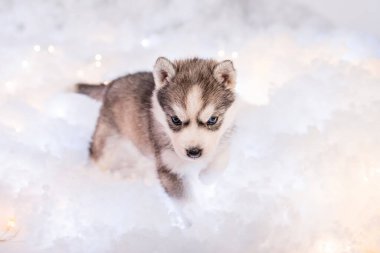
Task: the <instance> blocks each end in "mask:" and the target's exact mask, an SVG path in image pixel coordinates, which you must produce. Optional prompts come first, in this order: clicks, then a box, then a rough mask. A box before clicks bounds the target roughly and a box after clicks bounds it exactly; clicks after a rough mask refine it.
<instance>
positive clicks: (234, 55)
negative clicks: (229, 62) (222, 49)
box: [231, 51, 239, 59]
mask: <svg viewBox="0 0 380 253" xmlns="http://www.w3.org/2000/svg"><path fill="white" fill-rule="evenodd" d="M231 56H232V58H234V59H236V58H237V57H238V56H239V54H238V52H236V51H234V52H232V54H231Z"/></svg>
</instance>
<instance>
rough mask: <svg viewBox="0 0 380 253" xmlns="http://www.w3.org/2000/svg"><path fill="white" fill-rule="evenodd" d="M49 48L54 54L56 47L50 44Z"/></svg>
mask: <svg viewBox="0 0 380 253" xmlns="http://www.w3.org/2000/svg"><path fill="white" fill-rule="evenodd" d="M47 50H48V52H49V53H50V54H52V53H54V51H55V47H54V46H53V45H49V46H48V49H47Z"/></svg>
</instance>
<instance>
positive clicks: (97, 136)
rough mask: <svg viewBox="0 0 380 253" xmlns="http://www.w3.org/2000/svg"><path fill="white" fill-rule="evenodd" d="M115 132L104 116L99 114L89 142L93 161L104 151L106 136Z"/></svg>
mask: <svg viewBox="0 0 380 253" xmlns="http://www.w3.org/2000/svg"><path fill="white" fill-rule="evenodd" d="M114 134H115V129H114V127H112V126H111V125H110V124H109V123H108V122H107V121H106V120H105V118H104V117H103V116H102V115H100V116H99V118H98V122H97V124H96V129H95V132H94V134H93V136H92V141H91V144H90V149H89V151H90V156H91V158H92V159H93V161H95V162H97V161H98V160H99V158H100V157H101V156H102V155H103V153H104V148H105V145H106V141H107V138H109V137H110V136H112V135H114Z"/></svg>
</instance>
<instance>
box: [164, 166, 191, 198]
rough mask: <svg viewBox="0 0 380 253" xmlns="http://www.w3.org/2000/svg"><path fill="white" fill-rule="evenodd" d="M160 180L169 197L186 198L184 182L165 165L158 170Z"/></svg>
mask: <svg viewBox="0 0 380 253" xmlns="http://www.w3.org/2000/svg"><path fill="white" fill-rule="evenodd" d="M158 178H159V179H160V181H161V184H162V186H163V187H164V189H165V191H166V193H167V194H168V195H169V196H171V197H174V198H177V199H181V198H183V197H184V195H185V191H184V185H183V180H182V178H181V177H180V176H179V175H178V174H176V173H174V172H172V171H170V170H169V169H168V168H167V167H166V166H165V165H161V166H159V168H158Z"/></svg>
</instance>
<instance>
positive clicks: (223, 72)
mask: <svg viewBox="0 0 380 253" xmlns="http://www.w3.org/2000/svg"><path fill="white" fill-rule="evenodd" d="M213 75H214V77H215V79H216V80H217V81H218V82H219V83H220V84H224V85H225V87H226V88H227V89H233V88H235V85H236V71H235V68H234V65H233V64H232V61H230V60H225V61H222V62H220V63H218V64H217V65H216V66H215V67H214V72H213Z"/></svg>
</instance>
